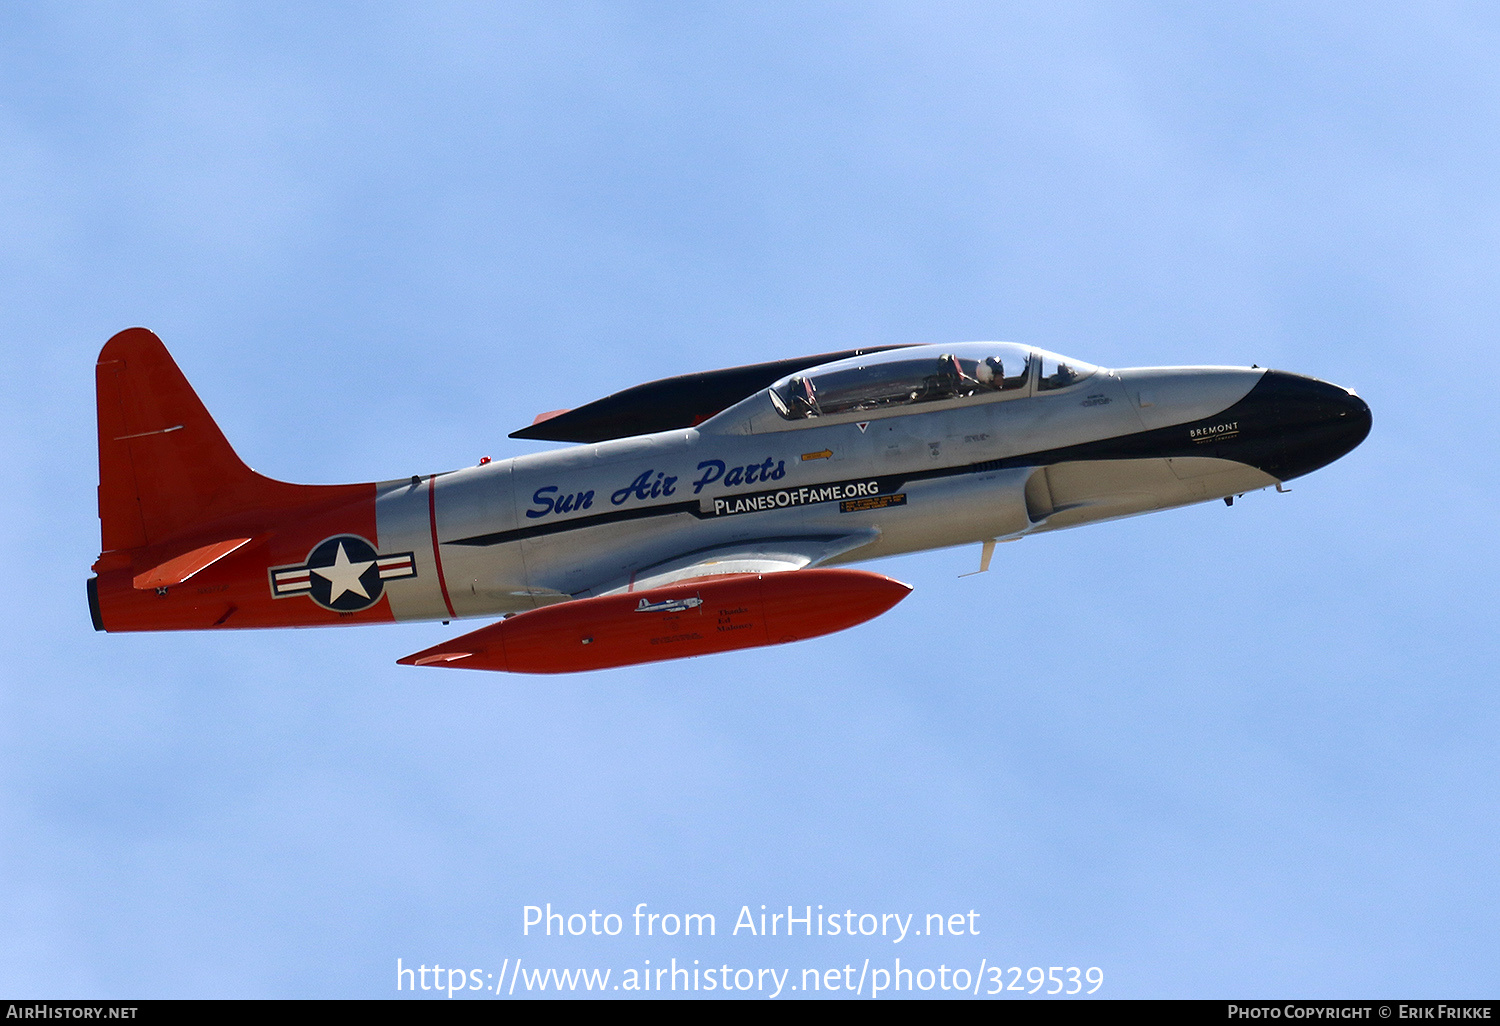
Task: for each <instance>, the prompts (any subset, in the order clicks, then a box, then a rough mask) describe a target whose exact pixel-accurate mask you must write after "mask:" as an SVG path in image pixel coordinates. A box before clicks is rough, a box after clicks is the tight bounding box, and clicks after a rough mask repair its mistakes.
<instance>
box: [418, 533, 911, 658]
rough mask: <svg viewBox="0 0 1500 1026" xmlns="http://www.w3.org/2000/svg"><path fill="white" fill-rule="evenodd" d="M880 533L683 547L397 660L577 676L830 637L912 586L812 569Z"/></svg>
mask: <svg viewBox="0 0 1500 1026" xmlns="http://www.w3.org/2000/svg"><path fill="white" fill-rule="evenodd" d="M878 535H879V532H878V531H875V530H869V531H865V532H861V533H858V534H850V535H840V536H825V537H802V538H768V539H762V540H760V541H756V542H740V543H737V544H732V545H724V546H720V547H717V548H713V549H704V550H701V551H698V552H688V553H684V554H682V555H681V556H678V557H676V558H674V559H669V560H664V561H662V562H659V563H656V564H654V565H652V566H648V567H644V568H642V569H641V570H639V571H637V572H636V573H635V574H632V575H631V576H630V577H629V578H626V579H625V580H623V581H617V582H611V583H610V584H606V585H605V586H604V587H602V588H600V589H596V590H594V591H592V592H582V593H579V594H578V595H577V596H576V597H575V598H574V599H573V600H572V601H570V602H557V603H554V604H552V605H547V606H541V607H538V608H536V609H531V610H528V611H526V612H524V613H517V614H515V615H514V616H511V617H508V618H506V619H504V620H501V621H500V622H499V623H492V624H490V625H489V626H488V627H481V628H480V629H479V630H477V631H471V632H469V633H468V634H464V635H460V636H459V637H456V638H451V639H449V640H448V641H444V642H441V643H440V644H437V645H434V646H432V647H431V648H427V649H423V650H422V651H421V652H413V653H412V654H411V655H409V656H406V657H405V658H403V659H399V660H397V662H400V663H403V664H405V665H408V666H446V667H453V668H455V669H464V670H505V671H509V672H512V673H576V672H580V671H584V670H600V669H605V668H607V667H612V666H629V665H633V664H636V663H649V662H657V661H659V660H662V659H678V658H683V657H686V656H695V655H706V654H708V653H709V652H727V651H731V650H734V649H740V648H752V647H755V646H759V645H779V644H785V643H786V642H790V641H797V640H800V639H802V638H815V637H818V636H820V635H823V634H831V633H833V632H834V631H841V630H844V629H846V628H849V627H853V626H855V625H857V624H861V623H864V622H865V621H866V620H869V619H872V618H874V617H876V616H879V615H880V614H881V613H884V612H885V611H886V610H888V609H890V608H891V607H892V606H894V605H895V604H896V603H897V602H900V601H901V600H902V599H903V598H905V597H906V596H907V594H908V593H909V592H910V591H911V587H910V586H909V585H906V584H902V583H901V582H900V581H894V580H891V579H890V578H889V577H882V576H881V575H880V574H872V573H870V572H868V571H865V570H848V569H844V568H842V567H836V568H828V569H806V568H810V567H812V565H813V564H814V563H815V562H818V561H821V560H827V559H832V558H833V557H835V556H837V555H840V554H842V553H844V552H849V551H851V550H853V549H856V548H858V547H859V546H861V545H866V544H868V543H869V542H871V541H873V540H874V539H875V538H876V537H878ZM784 570H797V571H799V572H797V573H782V572H781V571H784Z"/></svg>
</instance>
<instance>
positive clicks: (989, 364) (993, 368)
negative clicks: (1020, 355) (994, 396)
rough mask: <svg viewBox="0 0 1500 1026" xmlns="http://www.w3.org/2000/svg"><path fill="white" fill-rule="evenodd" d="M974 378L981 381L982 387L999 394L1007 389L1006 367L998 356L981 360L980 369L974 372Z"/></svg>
mask: <svg viewBox="0 0 1500 1026" xmlns="http://www.w3.org/2000/svg"><path fill="white" fill-rule="evenodd" d="M974 376H975V377H976V378H978V379H979V383H980V384H981V385H983V386H985V387H986V388H992V389H994V390H995V391H997V392H998V391H1000V389H1002V388H1004V387H1005V366H1004V364H1002V363H1001V362H1000V357H998V356H986V357H985V358H984V359H983V360H980V361H979V365H978V367H976V368H975V370H974Z"/></svg>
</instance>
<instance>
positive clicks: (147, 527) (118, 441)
mask: <svg viewBox="0 0 1500 1026" xmlns="http://www.w3.org/2000/svg"><path fill="white" fill-rule="evenodd" d="M94 373H95V384H96V387H97V396H98V406H99V523H100V534H101V538H102V542H103V544H102V555H101V556H100V558H99V562H98V563H96V564H95V570H96V571H97V572H98V573H99V574H100V575H101V577H100V581H99V582H97V583H94V582H91V584H90V605H91V607H92V608H93V612H94V622H95V626H96V627H101V626H103V627H107V628H108V629H110V630H118V629H127V630H152V629H161V628H169V627H183V626H188V627H192V626H213V625H215V623H214V620H213V619H212V618H210V619H209V621H208V622H206V623H200V622H199V620H201V619H202V617H203V616H204V615H207V613H205V612H204V611H203V610H200V609H197V607H196V606H194V607H193V608H192V609H189V608H188V607H187V606H183V607H182V610H181V611H178V606H179V605H180V603H179V602H177V601H176V596H173V598H174V601H173V602H172V603H169V604H166V605H162V604H158V605H155V606H151V607H149V608H146V607H142V608H140V609H137V608H136V606H137V603H136V602H135V600H134V599H132V598H131V596H130V592H131V591H132V590H134V591H152V592H158V593H160V594H163V595H164V594H165V593H166V591H167V589H168V588H169V587H170V586H171V585H173V584H177V583H182V582H184V581H186V580H187V578H188V577H192V576H194V575H195V574H197V573H199V572H200V571H201V570H203V569H206V568H207V567H208V566H210V565H211V564H213V563H215V562H217V561H219V560H220V559H225V558H226V557H229V556H230V555H231V554H232V553H235V552H236V551H238V550H240V549H241V548H242V547H244V548H245V550H246V551H249V549H251V548H254V546H249V545H248V543H249V542H251V541H252V540H260V541H265V540H266V539H269V538H272V537H276V538H278V540H279V541H281V542H284V543H286V544H290V545H293V546H295V545H299V544H302V542H301V540H300V539H297V538H295V537H294V536H297V535H300V533H301V532H300V531H298V530H296V526H297V525H298V524H304V525H306V527H307V529H308V530H315V529H317V528H315V526H314V525H316V524H317V523H318V522H319V521H320V520H321V519H322V518H323V517H324V516H325V515H326V514H328V513H329V512H330V511H333V510H338V509H342V508H344V507H347V506H350V505H351V504H358V503H360V502H361V500H364V505H367V506H368V511H367V512H366V513H364V514H363V515H362V516H361V517H360V518H359V520H358V523H357V524H356V526H357V527H358V528H359V529H360V530H361V531H363V532H364V533H366V534H370V535H373V533H374V494H375V488H374V485H371V484H353V485H298V484H288V483H286V482H284V481H276V480H272V479H271V478H269V477H265V476H264V475H261V474H257V473H256V472H255V471H253V470H251V469H250V468H249V467H247V466H245V463H244V461H242V460H241V459H240V458H239V456H238V455H237V454H236V453H235V451H234V449H233V447H232V446H230V444H229V441H228V439H226V438H225V437H224V433H223V432H222V431H220V430H219V426H218V425H217V424H215V423H214V419H213V417H212V416H210V415H209V412H208V410H207V409H206V408H205V407H204V405H203V402H202V401H201V400H200V399H199V398H198V395H197V393H196V392H194V391H193V387H192V386H191V385H189V384H188V381H187V378H185V377H184V376H183V374H182V371H181V370H179V369H178V367H177V364H176V362H175V361H174V360H173V359H172V357H171V354H169V353H168V352H167V349H166V347H165V346H164V345H162V343H161V340H160V339H159V338H157V337H156V336H155V335H154V334H152V333H151V332H150V331H147V330H146V329H145V328H129V329H127V330H125V331H122V332H120V333H119V334H118V335H116V336H115V337H114V338H112V339H110V340H109V341H108V342H107V343H105V345H104V349H103V350H102V351H101V352H100V353H99V362H98V364H97V366H96V367H95V370H94ZM361 509H363V507H361ZM366 521H368V523H366ZM274 547H275V546H273V548H274ZM259 573H260V574H261V575H262V576H263V574H264V569H263V567H262V568H261V570H260V571H259ZM251 579H252V580H253V579H254V578H253V575H252V578H251ZM101 589H103V590H102V591H101ZM229 590H235V591H237V590H239V589H237V588H236V589H229ZM262 590H263V584H262ZM101 596H103V597H102V598H101ZM238 601H239V603H241V604H238V605H236V604H232V605H231V608H232V609H235V610H238V609H241V608H242V604H243V602H244V601H245V599H244V598H243V597H242V598H240V599H239V600H238ZM122 603H123V605H122ZM127 607H129V608H130V609H131V611H132V612H131V615H130V616H129V617H128V618H127V617H126V616H125V613H124V610H125V609H126V608H127ZM169 608H170V609H171V610H173V611H172V612H171V613H170V614H169V612H168V610H169ZM204 608H205V609H206V608H207V607H206V606H205V607H204ZM101 609H102V610H103V616H102V619H101ZM111 609H115V610H117V612H116V613H114V614H113V615H111V612H110V611H111ZM216 615H217V614H216ZM225 615H226V616H227V615H228V614H225ZM239 619H241V620H243V619H245V617H244V616H243V615H242V616H240V617H239ZM111 621H113V622H111ZM127 622H128V623H129V626H125V624H126V623H127ZM116 624H118V625H119V626H116Z"/></svg>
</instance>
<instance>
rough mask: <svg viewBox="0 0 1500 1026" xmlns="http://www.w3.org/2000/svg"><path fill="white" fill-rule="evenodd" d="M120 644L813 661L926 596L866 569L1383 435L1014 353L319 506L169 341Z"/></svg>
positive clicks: (1214, 496)
mask: <svg viewBox="0 0 1500 1026" xmlns="http://www.w3.org/2000/svg"><path fill="white" fill-rule="evenodd" d="M96 378H97V387H98V411H99V519H100V521H101V527H102V536H103V543H102V554H101V555H100V557H99V560H98V562H96V563H95V564H94V567H93V569H94V571H95V573H96V574H97V576H96V577H93V578H91V579H90V580H89V582H88V595H89V606H90V610H91V612H92V614H93V621H94V626H95V628H96V629H99V630H105V631H152V630H200V629H201V630H208V629H227V628H245V627H309V626H321V625H327V626H332V625H336V624H349V623H372V622H385V621H393V620H442V621H449V620H454V619H459V618H463V617H495V616H503V617H504V619H501V620H498V621H497V622H494V623H491V624H489V625H488V626H485V627H481V628H480V629H479V630H476V631H472V632H470V633H467V634H463V635H461V636H459V637H455V638H453V639H452V640H450V641H446V642H443V643H442V644H439V645H434V646H432V647H431V648H428V649H426V650H424V651H421V652H417V653H415V654H413V655H409V656H407V657H405V658H404V659H401V660H399V661H400V662H402V663H406V664H410V665H415V666H447V667H457V668H464V669H479V670H509V671H516V672H524V673H565V672H573V671H581V670H597V669H602V668H606V667H613V666H624V665H629V664H633V663H644V662H652V661H655V660H662V659H677V658H682V657H685V656H697V655H705V654H708V653H712V652H722V651H727V650H731V649H740V648H750V647H754V646H758V645H774V644H780V643H783V642H790V641H797V640H800V639H804V638H811V637H815V636H818V635H822V634H828V633H830V632H833V631H838V630H843V629H845V628H848V627H852V626H855V625H856V624H860V623H863V622H864V621H866V620H869V619H871V618H872V617H875V616H877V615H879V614H880V613H883V612H885V611H886V610H887V609H889V608H890V607H892V606H893V605H895V604H896V603H897V602H899V601H900V600H901V599H903V598H904V597H906V595H907V593H908V592H909V591H910V588H909V587H908V586H907V585H905V584H902V583H900V582H899V581H895V580H892V579H890V578H888V577H884V576H881V575H879V574H875V573H870V572H868V571H863V570H854V569H849V568H847V567H845V566H843V564H848V563H854V562H858V561H862V560H869V559H876V558H879V557H882V556H889V555H893V554H896V553H902V552H912V551H916V550H920V549H932V548H938V547H941V546H950V545H962V544H969V543H977V544H980V545H981V546H982V548H981V560H980V568H981V569H987V568H988V566H989V563H990V559H991V556H992V554H993V552H994V546H995V543H996V542H997V541H1005V540H1010V539H1016V538H1021V537H1024V536H1026V535H1029V534H1037V533H1040V532H1043V531H1056V530H1059V529H1061V528H1065V527H1077V526H1080V525H1083V524H1089V523H1094V522H1096V521H1102V520H1111V519H1115V518H1118V517H1124V516H1132V515H1135V514H1138V513H1149V512H1152V511H1155V510H1163V509H1168V508H1170V507H1173V506H1185V505H1188V504H1190V503H1196V502H1208V501H1214V500H1221V499H1222V500H1223V501H1224V502H1226V503H1232V502H1233V500H1234V497H1235V496H1236V495H1240V494H1243V493H1244V492H1247V491H1250V490H1252V489H1260V488H1266V487H1271V486H1275V487H1277V488H1278V489H1279V488H1280V487H1281V485H1282V483H1283V482H1286V481H1289V480H1291V479H1292V478H1295V477H1299V476H1301V475H1303V474H1306V473H1309V472H1311V471H1313V470H1316V469H1318V468H1319V467H1322V466H1325V465H1326V464H1328V463H1331V462H1332V461H1334V460H1336V459H1338V458H1339V457H1340V456H1343V455H1344V454H1345V453H1347V452H1349V451H1350V450H1351V449H1353V448H1354V447H1355V446H1357V445H1358V444H1359V443H1360V442H1361V441H1363V440H1364V438H1365V436H1366V435H1367V434H1368V433H1369V430H1370V410H1369V407H1368V406H1366V405H1365V403H1364V402H1363V401H1362V400H1361V399H1360V398H1359V397H1358V396H1356V395H1355V394H1354V393H1352V392H1350V391H1349V390H1347V389H1344V388H1340V387H1339V386H1337V385H1331V384H1328V383H1327V382H1324V381H1318V380H1315V379H1313V378H1308V377H1302V376H1300V375H1296V374H1290V373H1286V372H1284V371H1278V370H1265V369H1261V368H1258V367H1251V368H1240V367H1137V368H1129V369H1122V370H1108V369H1105V368H1103V367H1094V366H1091V365H1089V364H1087V363H1083V362H1082V361H1079V360H1074V359H1070V358H1068V357H1065V356H1059V355H1057V354H1055V353H1051V352H1046V351H1043V350H1040V349H1035V348H1031V347H1028V346H1023V345H1016V344H1012V343H1005V342H963V343H955V344H950V345H911V346H883V347H878V348H873V349H857V350H847V351H844V352H836V353H824V354H821V355H816V356H806V357H800V358H796V359H787V360H777V361H774V362H770V363H760V364H755V365H752V366H744V367H733V368H729V369H725V370H716V371H709V372H706V373H700V374H690V375H685V376H682V377H676V378H668V379H665V380H662V381H653V382H649V383H647V384H644V385H637V386H635V387H634V388H628V389H626V390H625V391H623V392H617V393H615V394H614V395H610V396H607V397H605V398H603V399H599V400H597V401H595V402H591V403H588V404H587V405H584V406H580V407H578V408H576V409H572V410H565V411H557V412H554V413H547V414H543V415H541V416H539V417H538V418H537V419H536V422H535V423H533V424H532V425H530V426H529V427H526V428H523V429H521V430H519V431H516V432H514V433H513V434H512V436H511V437H513V438H527V439H544V440H552V441H558V442H571V443H576V444H574V445H571V446H569V447H566V448H562V449H557V450H554V451H550V452H543V453H538V454H533V455H524V456H517V457H515V458H513V459H507V460H494V461H490V460H485V461H483V462H482V463H481V464H480V465H479V466H475V467H468V468H465V469H462V470H454V471H449V472H447V473H440V474H428V475H414V476H411V477H407V478H398V479H395V480H390V481H380V482H372V483H366V484H349V485H298V484H288V483H285V482H282V481H276V480H272V479H270V478H267V477H264V476H262V475H260V474H258V473H256V472H255V471H252V470H251V469H249V468H248V467H247V466H245V464H244V463H243V462H241V460H240V459H239V457H238V456H237V455H236V454H235V452H234V450H233V448H231V446H230V445H229V442H228V441H227V440H226V439H225V437H224V435H223V433H222V432H221V431H220V430H219V428H218V426H217V425H216V424H215V423H214V421H213V418H212V417H211V416H210V415H209V413H208V411H207V410H206V409H205V408H204V406H203V404H202V402H201V401H200V400H199V399H198V396H197V395H196V394H195V393H194V391H193V389H192V387H191V386H190V385H189V384H188V382H187V379H186V378H184V377H183V375H182V372H181V371H180V370H179V369H178V367H177V365H176V363H175V362H174V361H173V360H172V357H171V356H170V355H169V354H168V353H167V350H166V348H165V347H164V346H163V345H162V343H161V341H160V340H159V339H158V338H157V337H156V336H155V335H154V334H152V333H151V332H150V331H147V330H145V329H144V328H131V329H129V330H126V331H123V332H121V333H120V334H118V335H116V336H115V337H114V338H112V339H110V340H109V342H108V343H107V344H106V345H105V346H104V349H103V351H102V352H101V353H100V354H99V362H98V365H97V368H96Z"/></svg>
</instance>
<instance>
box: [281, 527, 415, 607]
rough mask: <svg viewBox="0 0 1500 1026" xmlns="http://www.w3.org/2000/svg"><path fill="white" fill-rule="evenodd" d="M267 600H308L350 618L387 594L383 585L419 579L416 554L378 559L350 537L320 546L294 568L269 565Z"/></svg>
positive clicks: (364, 543)
mask: <svg viewBox="0 0 1500 1026" xmlns="http://www.w3.org/2000/svg"><path fill="white" fill-rule="evenodd" d="M270 574H271V596H272V597H273V598H289V597H291V596H293V595H306V596H307V597H308V598H310V599H312V600H313V601H314V602H316V603H317V604H318V605H320V606H322V607H323V608H324V609H332V610H335V611H337V612H340V613H352V612H356V611H357V610H360V609H368V608H369V607H370V606H373V605H374V604H375V603H376V602H377V601H379V599H380V596H381V595H382V594H384V592H385V582H386V581H389V580H393V579H395V578H401V577H415V576H417V565H416V559H415V554H414V553H411V552H402V553H397V554H395V555H390V556H382V555H380V554H379V553H377V552H376V551H375V546H373V545H371V544H370V543H369V542H367V541H365V539H363V538H361V537H359V536H358V535H353V534H341V535H336V536H334V537H332V538H329V539H327V540H326V541H322V542H319V543H318V544H317V546H315V547H314V548H313V550H312V551H311V552H310V553H308V555H307V562H306V563H301V564H298V565H296V566H273V567H271V570H270Z"/></svg>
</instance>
